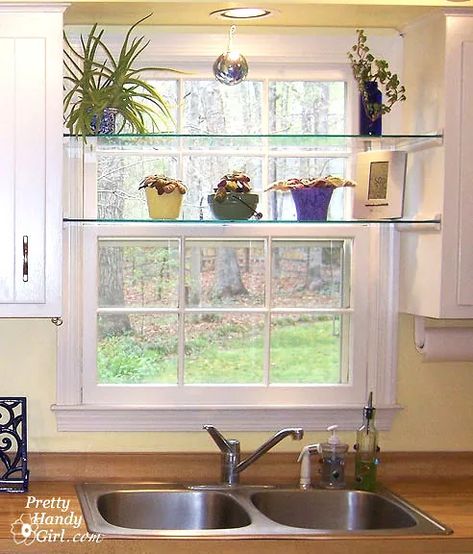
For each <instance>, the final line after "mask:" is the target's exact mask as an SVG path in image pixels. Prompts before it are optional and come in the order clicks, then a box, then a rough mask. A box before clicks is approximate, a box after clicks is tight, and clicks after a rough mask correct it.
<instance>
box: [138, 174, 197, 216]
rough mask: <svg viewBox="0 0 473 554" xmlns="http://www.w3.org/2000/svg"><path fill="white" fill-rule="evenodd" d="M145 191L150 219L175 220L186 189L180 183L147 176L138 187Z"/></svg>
mask: <svg viewBox="0 0 473 554" xmlns="http://www.w3.org/2000/svg"><path fill="white" fill-rule="evenodd" d="M138 188H139V189H145V193H146V200H147V202H148V213H149V217H150V218H151V219H177V218H178V217H179V214H180V212H181V206H182V199H183V197H184V194H186V192H187V188H186V186H185V185H183V183H182V182H181V181H178V180H177V179H171V178H169V177H166V176H165V175H149V176H148V177H145V178H144V179H143V180H142V181H141V183H140V185H139V187H138Z"/></svg>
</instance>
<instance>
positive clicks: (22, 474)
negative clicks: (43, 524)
mask: <svg viewBox="0 0 473 554" xmlns="http://www.w3.org/2000/svg"><path fill="white" fill-rule="evenodd" d="M26 437H27V432H26V398H25V397H24V396H18V397H4V398H0V492H26V491H27V490H28V477H29V471H28V468H27V466H28V460H27V453H26V443H27V439H26Z"/></svg>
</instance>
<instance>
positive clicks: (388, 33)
mask: <svg viewBox="0 0 473 554" xmlns="http://www.w3.org/2000/svg"><path fill="white" fill-rule="evenodd" d="M104 28H105V29H106V33H105V40H106V42H107V45H109V46H110V48H111V50H112V52H116V51H118V49H119V48H120V46H121V43H122V40H123V36H124V34H125V32H126V28H125V27H104ZM89 30H90V26H88V27H83V26H68V27H66V32H67V35H68V37H69V38H70V40H71V42H72V43H73V44H77V42H78V39H79V37H80V35H81V34H82V35H84V36H85V35H87V33H88V32H89ZM136 34H137V35H141V34H142V35H144V36H145V37H146V38H147V39H149V40H150V44H149V45H148V48H147V49H146V51H145V52H143V54H142V55H141V60H142V61H145V62H152V64H153V65H157V63H161V62H162V61H164V62H166V63H167V62H186V61H189V60H199V61H208V60H214V59H215V58H216V56H218V55H219V54H220V53H221V52H223V51H224V50H225V49H226V47H227V37H228V29H227V28H221V27H204V28H202V27H186V26H183V27H165V26H163V27H159V26H158V27H157V26H146V27H143V28H142V29H139V28H138V29H137V30H136ZM355 40H356V34H355V30H354V29H334V30H333V32H327V29H324V28H317V27H315V28H305V27H299V28H297V29H294V28H289V29H288V28H282V27H270V28H266V27H265V28H255V27H243V28H241V29H238V32H237V34H236V36H235V40H234V44H235V47H236V48H238V50H240V51H241V52H242V53H243V54H244V55H245V57H246V58H247V59H248V60H249V61H250V62H272V63H286V64H287V63H312V64H313V63H331V64H334V63H335V64H348V59H347V51H348V50H349V49H350V48H351V46H352V45H353V44H354V42H355ZM370 41H371V44H372V45H373V47H374V48H376V51H377V52H378V53H379V54H382V55H383V56H384V57H386V58H389V59H390V60H392V59H393V58H394V59H396V57H397V56H398V55H399V52H400V51H402V38H401V37H400V35H399V33H397V32H395V31H393V30H392V29H390V30H386V29H381V30H379V29H376V30H373V32H372V33H370Z"/></svg>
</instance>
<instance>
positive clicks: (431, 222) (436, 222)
mask: <svg viewBox="0 0 473 554" xmlns="http://www.w3.org/2000/svg"><path fill="white" fill-rule="evenodd" d="M63 221H64V223H65V224H94V225H96V224H126V223H133V224H137V223H140V224H145V223H146V224H152V225H163V224H166V225H228V224H239V225H261V224H264V223H266V224H276V225H281V224H283V225H288V224H289V225H314V224H317V225H369V224H372V223H379V224H381V225H396V224H397V225H399V226H404V225H406V226H413V225H415V226H420V227H422V226H426V227H427V226H430V227H432V226H435V227H437V226H440V223H441V220H440V219H439V218H429V219H328V220H324V221H320V220H317V221H316V220H314V221H294V220H272V219H245V220H242V219H239V220H230V219H225V220H224V219H193V220H190V219H185V220H184V219H149V218H146V219H93V218H72V217H65V218H64V219H63Z"/></svg>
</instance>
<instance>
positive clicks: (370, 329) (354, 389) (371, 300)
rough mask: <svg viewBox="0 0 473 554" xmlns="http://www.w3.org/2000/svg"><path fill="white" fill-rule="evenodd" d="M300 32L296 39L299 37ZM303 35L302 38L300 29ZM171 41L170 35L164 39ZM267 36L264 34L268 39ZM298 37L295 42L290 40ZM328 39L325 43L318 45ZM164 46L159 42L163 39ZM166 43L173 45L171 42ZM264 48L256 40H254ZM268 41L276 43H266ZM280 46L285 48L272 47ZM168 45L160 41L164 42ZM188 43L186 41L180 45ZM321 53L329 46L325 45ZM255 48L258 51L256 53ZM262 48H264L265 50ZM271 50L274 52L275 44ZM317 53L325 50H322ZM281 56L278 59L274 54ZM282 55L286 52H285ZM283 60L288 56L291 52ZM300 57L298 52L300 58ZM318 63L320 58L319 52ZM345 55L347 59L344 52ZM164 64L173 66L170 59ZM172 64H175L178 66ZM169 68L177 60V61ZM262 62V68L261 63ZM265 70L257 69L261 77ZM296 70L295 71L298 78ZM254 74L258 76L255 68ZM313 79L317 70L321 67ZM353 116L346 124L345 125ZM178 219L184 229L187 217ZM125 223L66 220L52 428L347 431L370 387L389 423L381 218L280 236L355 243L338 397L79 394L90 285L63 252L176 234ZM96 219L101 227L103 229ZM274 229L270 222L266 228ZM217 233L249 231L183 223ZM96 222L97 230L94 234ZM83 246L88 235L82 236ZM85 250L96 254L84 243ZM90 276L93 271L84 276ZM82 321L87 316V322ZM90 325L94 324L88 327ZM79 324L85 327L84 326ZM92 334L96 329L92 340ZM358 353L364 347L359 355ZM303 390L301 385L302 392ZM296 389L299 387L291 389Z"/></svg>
mask: <svg viewBox="0 0 473 554" xmlns="http://www.w3.org/2000/svg"><path fill="white" fill-rule="evenodd" d="M299 38H300V37H299ZM305 42H306V43H307V37H305ZM315 42H316V43H317V44H315V45H313V46H314V48H315V50H313V51H317V50H316V49H317V45H318V46H319V52H320V51H322V52H324V48H325V51H326V49H327V48H326V41H324V39H322V40H319V41H315ZM171 43H172V44H176V42H173V41H171ZM268 43H271V41H268ZM296 43H297V44H299V45H300V40H298V41H297V40H296ZM324 44H325V46H324ZM161 46H162V45H161ZM169 48H170V49H171V46H170V47H169ZM260 48H261V44H260ZM273 48H275V43H274V44H273ZM279 48H280V51H281V52H282V51H283V50H284V47H281V46H279ZM342 49H343V54H344V55H345V52H346V50H345V44H344V43H343V41H341V46H340V44H339V51H337V53H336V55H332V56H331V57H332V59H333V58H334V57H335V58H337V57H338V58H337V59H336V61H338V62H339V61H340V59H341V52H342ZM164 50H165V49H164ZM184 50H185V47H184ZM325 53H326V52H325ZM259 54H261V50H260V52H259ZM268 55H269V54H268ZM271 55H273V56H274V57H275V59H277V57H278V56H277V54H276V55H274V50H273V51H272V52H271ZM322 57H323V54H322ZM279 58H280V59H281V60H283V59H285V56H284V54H282V53H281V54H280V56H279ZM286 58H287V55H286ZM289 61H290V60H289ZM300 61H301V60H299V63H300ZM323 61H324V62H326V61H327V60H326V59H324V60H323ZM344 61H345V62H346V60H344ZM169 65H172V64H171V63H169ZM177 65H178V64H177ZM174 66H176V64H174ZM262 67H263V66H262ZM324 68H325V70H326V73H325V74H324V75H323V78H326V77H328V75H329V74H330V75H334V74H336V73H338V74H340V71H341V73H342V74H345V75H346V74H347V71H348V70H347V66H346V64H345V65H344V66H340V65H338V66H333V65H328V64H327V63H326V64H325V65H324ZM317 69H320V67H319V68H318V67H317V64H316V65H314V66H312V68H310V67H309V68H307V65H306V66H305V68H304V71H303V73H301V66H297V67H296V68H295V69H294V68H291V69H290V70H288V71H280V75H279V78H281V79H288V80H289V79H291V78H294V79H295V78H300V79H303V77H301V74H303V75H305V78H306V79H307V78H309V79H310V78H311V73H312V74H313V72H314V71H315V72H317ZM265 71H266V70H265V69H264V68H263V69H262V73H261V75H262V76H264V73H265ZM298 76H299V77H298ZM252 77H254V78H258V77H256V76H254V75H252ZM318 78H319V79H320V78H321V76H320V73H319V74H318ZM354 98H355V95H354V94H353V87H349V95H348V101H349V104H350V105H351V107H352V110H351V113H352V115H353V114H354V113H356V109H354ZM350 129H351V123H349V129H347V132H350ZM74 194H75V195H76V196H75V198H73V204H75V205H76V206H77V205H82V207H84V206H83V203H84V198H83V197H82V193H81V192H80V191H73V193H72V196H74ZM179 225H180V226H181V225H182V228H183V229H184V228H185V227H186V224H182V223H181V224H179ZM127 226H128V224H124V225H120V226H112V225H104V226H101V225H98V226H96V227H95V228H94V226H93V225H91V226H89V225H87V224H77V225H66V226H65V231H64V232H65V240H64V247H65V253H66V256H65V259H66V260H68V263H67V265H66V267H65V290H64V298H65V305H64V325H63V326H62V327H61V328H60V332H59V349H58V379H57V403H56V404H55V405H54V406H53V409H54V411H55V412H56V416H57V424H58V430H68V431H91V430H95V431H147V430H148V431H149V430H154V431H158V430H161V431H175V430H177V431H191V430H200V429H201V426H202V424H203V423H213V424H215V425H219V426H221V427H222V428H224V429H227V430H240V431H243V430H268V431H270V430H274V429H275V428H277V427H281V426H287V425H298V426H302V427H304V428H305V429H306V430H317V429H324V428H325V427H326V426H327V425H329V424H333V423H336V424H338V425H339V426H340V427H341V428H342V429H353V428H354V427H356V425H357V424H359V421H360V407H361V406H362V405H363V403H364V401H365V399H366V397H367V394H368V391H373V392H374V395H375V398H376V404H377V407H378V412H377V416H378V417H377V421H378V426H379V428H380V429H389V428H390V426H391V423H392V419H393V417H394V415H395V413H396V412H397V410H398V409H399V407H398V406H397V405H396V402H395V376H396V375H395V368H396V363H397V360H396V356H397V349H396V347H397V272H398V267H397V263H398V236H397V231H396V229H395V227H394V225H385V226H383V225H378V224H353V225H350V224H341V225H329V224H322V225H317V224H311V225H304V226H301V225H298V224H290V225H288V226H287V229H284V232H286V233H287V234H286V235H285V236H298V237H301V238H307V234H306V232H307V231H309V232H310V234H311V235H312V233H314V234H313V236H314V238H319V237H320V238H323V237H330V238H338V237H343V238H345V237H346V238H350V237H353V238H354V239H355V247H354V250H356V251H355V252H354V255H353V258H352V287H353V291H354V292H353V295H354V296H353V297H352V301H353V302H354V303H355V304H354V305H357V304H358V305H359V306H362V309H361V310H360V309H359V308H357V309H356V310H355V312H354V314H353V316H352V318H353V319H352V322H351V330H352V337H353V342H352V344H351V345H350V349H351V355H355V356H359V357H360V358H359V359H361V357H363V362H360V361H359V359H357V361H356V364H355V365H356V368H355V373H354V382H353V381H350V382H349V383H347V384H346V385H337V388H338V393H339V397H338V398H337V397H334V396H333V394H332V392H333V391H332V392H331V389H333V387H330V386H328V387H326V390H323V389H324V388H325V386H324V385H322V386H318V391H319V392H320V394H317V398H316V400H315V401H314V400H313V399H312V400H308V399H307V396H305V395H304V394H303V393H304V392H307V387H296V388H297V389H300V392H301V393H302V394H301V396H299V397H295V398H294V400H293V403H287V402H286V403H285V405H282V404H280V403H278V402H277V399H275V401H274V402H272V403H271V404H268V403H267V404H266V405H261V404H258V402H257V399H255V403H254V405H237V404H234V405H230V406H229V405H227V404H218V403H215V402H214V403H209V404H203V405H202V404H200V405H196V404H192V403H189V401H186V402H185V403H181V404H180V405H177V402H173V403H168V404H160V405H157V404H156V403H141V404H140V405H137V404H136V403H134V402H130V401H128V402H116V403H113V402H111V401H110V400H111V399H110V398H109V399H108V401H107V402H104V401H103V398H102V399H99V398H93V397H91V396H90V395H89V399H90V400H91V402H90V403H85V402H84V395H83V391H84V385H85V384H86V383H85V381H84V376H83V350H82V342H81V336H82V335H81V325H82V324H81V320H82V318H83V317H84V312H83V309H84V307H83V305H82V300H83V298H84V296H87V298H89V296H90V284H89V283H88V282H87V278H85V279H84V271H88V269H86V265H84V259H82V258H81V256H70V255H69V254H70V253H71V252H74V251H75V252H81V251H82V246H83V244H85V243H84V241H89V240H90V239H91V238H92V240H94V237H95V238H96V237H97V235H98V234H101V235H109V236H124V235H126V234H127V233H129V232H130V233H133V234H134V233H138V234H140V235H141V236H150V235H153V234H154V235H156V236H160V237H161V236H163V233H164V234H165V235H166V233H168V235H167V236H170V234H172V233H173V234H174V236H175V235H176V233H179V232H180V231H179V227H178V226H176V225H175V224H174V225H171V226H170V227H169V228H167V227H166V226H165V225H162V226H161V225H160V226H159V228H158V227H157V226H156V224H152V225H146V224H143V225H140V226H138V227H137V226H133V231H129V230H127V228H126V227H127ZM102 227H103V229H102ZM270 227H271V226H270ZM273 227H277V228H278V229H279V231H275V232H276V233H279V232H283V225H281V224H277V226H273ZM217 228H218V231H217V232H218V233H220V234H222V233H223V234H224V236H229V237H230V236H237V235H238V233H240V235H238V236H243V237H245V236H248V229H247V227H245V226H244V225H242V226H240V225H231V226H229V225H224V224H223V225H221V226H215V227H214V228H213V229H212V228H210V226H209V228H208V229H205V227H204V229H202V228H200V227H198V228H197V229H196V228H195V226H194V229H189V230H187V231H186V232H189V233H190V234H191V235H192V234H193V233H196V235H197V236H199V237H203V236H205V235H206V233H209V236H214V235H213V233H215V231H216V229H217ZM98 229H100V232H98ZM251 229H252V231H251V236H252V237H254V236H256V235H255V234H254V230H256V234H257V233H264V232H265V231H268V229H265V224H261V227H260V225H259V224H258V226H252V227H251ZM87 244H89V242H87ZM85 251H86V252H89V254H91V255H93V249H92V251H89V250H88V248H86V249H85ZM89 276H90V275H89ZM85 328H86V329H87V324H85ZM87 331H90V332H92V328H89V329H88V330H87ZM87 331H86V333H87ZM93 340H95V337H94V339H93ZM363 352H364V353H365V354H366V355H365V356H362V354H363ZM304 389H306V390H304ZM341 390H344V392H345V393H346V394H345V396H343V395H342V396H341V397H340V391H341ZM298 392H299V391H298Z"/></svg>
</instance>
